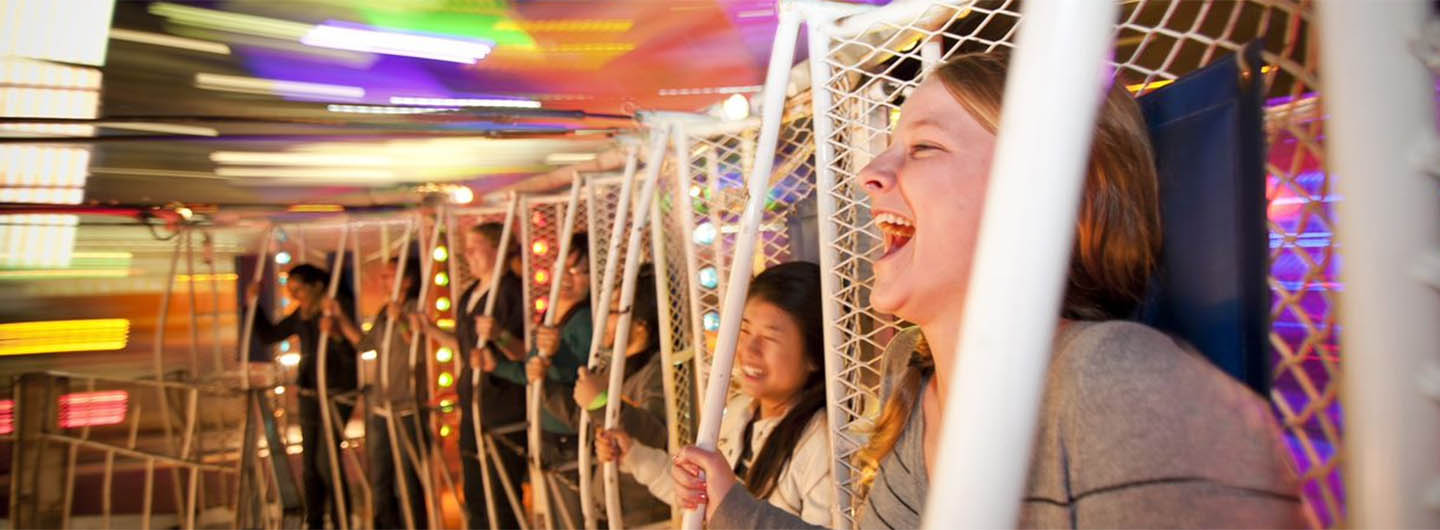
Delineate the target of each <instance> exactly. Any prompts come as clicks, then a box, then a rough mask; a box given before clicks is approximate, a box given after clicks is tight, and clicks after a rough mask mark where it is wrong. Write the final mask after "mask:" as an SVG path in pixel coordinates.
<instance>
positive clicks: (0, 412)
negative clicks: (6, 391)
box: [0, 399, 15, 434]
mask: <svg viewBox="0 0 1440 530" xmlns="http://www.w3.org/2000/svg"><path fill="white" fill-rule="evenodd" d="M12 432H15V400H13V399H6V400H3V401H0V434H10V433H12Z"/></svg>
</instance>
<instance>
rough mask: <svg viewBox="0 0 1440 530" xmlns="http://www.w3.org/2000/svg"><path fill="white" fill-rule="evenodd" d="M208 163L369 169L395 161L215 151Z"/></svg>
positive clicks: (380, 157)
mask: <svg viewBox="0 0 1440 530" xmlns="http://www.w3.org/2000/svg"><path fill="white" fill-rule="evenodd" d="M210 161H211V162H214V163H216V164H233V165H244V166H307V167H308V166H320V167H370V166H389V165H391V164H393V163H394V162H395V161H394V160H393V159H391V158H390V157H388V156H383V155H361V154H325V153H292V152H265V151H215V152H213V153H210Z"/></svg>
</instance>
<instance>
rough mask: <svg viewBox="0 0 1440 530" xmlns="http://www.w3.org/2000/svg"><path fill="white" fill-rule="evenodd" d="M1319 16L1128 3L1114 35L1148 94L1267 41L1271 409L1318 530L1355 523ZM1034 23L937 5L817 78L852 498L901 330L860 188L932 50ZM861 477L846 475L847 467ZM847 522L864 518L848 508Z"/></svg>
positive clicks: (998, 42) (1004, 43)
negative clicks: (876, 271)
mask: <svg viewBox="0 0 1440 530" xmlns="http://www.w3.org/2000/svg"><path fill="white" fill-rule="evenodd" d="M1311 11H1312V8H1311V6H1310V3H1309V2H1306V1H1303V0H1244V1H1234V2H1232V1H1223V2H1222V1H1210V0H1206V1H1200V0H1196V1H1188V2H1173V1H1160V0H1136V1H1129V2H1124V3H1123V5H1122V9H1121V12H1122V14H1121V17H1120V19H1119V21H1118V23H1117V25H1116V28H1115V40H1116V46H1115V51H1114V59H1115V61H1116V62H1115V66H1116V76H1117V82H1123V83H1125V84H1126V86H1127V88H1129V89H1130V90H1131V92H1132V93H1136V94H1137V95H1143V94H1144V93H1147V92H1148V91H1150V90H1154V89H1156V88H1158V87H1161V86H1164V85H1166V84H1168V83H1169V82H1171V81H1172V80H1174V79H1176V78H1178V77H1180V76H1182V75H1184V74H1186V73H1188V72H1190V71H1192V70H1194V69H1196V68H1198V67H1201V66H1204V65H1206V64H1208V63H1210V62H1211V61H1212V60H1214V59H1216V58H1218V57H1220V56H1222V55H1224V54H1228V53H1232V52H1235V51H1237V50H1239V49H1240V48H1241V47H1242V46H1244V45H1245V44H1247V43H1249V42H1250V41H1252V40H1254V39H1256V38H1260V37H1263V38H1264V51H1263V52H1262V58H1263V60H1264V65H1262V68H1261V71H1260V75H1262V76H1263V83H1264V87H1265V90H1266V98H1267V118H1266V125H1265V133H1266V141H1267V145H1268V146H1270V150H1269V153H1268V164H1267V166H1266V167H1267V173H1268V175H1267V186H1268V188H1267V189H1268V190H1269V194H1268V198H1269V199H1270V204H1269V210H1268V214H1269V231H1270V241H1271V245H1270V246H1271V275H1270V282H1269V283H1270V288H1271V291H1272V295H1273V300H1274V303H1273V306H1272V315H1271V316H1272V319H1273V326H1272V330H1271V334H1270V342H1271V345H1272V347H1273V355H1272V359H1273V363H1274V364H1273V377H1274V389H1273V391H1272V394H1271V396H1270V397H1271V401H1272V403H1273V405H1274V409H1275V411H1276V414H1277V416H1278V418H1279V420H1280V422H1281V424H1282V426H1283V428H1284V431H1285V434H1286V440H1287V442H1288V443H1289V444H1290V447H1291V450H1292V451H1291V452H1292V455H1293V456H1294V459H1295V463H1296V464H1297V468H1298V469H1299V471H1300V474H1301V480H1302V483H1303V486H1304V497H1305V499H1306V503H1305V510H1306V512H1307V515H1308V516H1309V517H1310V519H1311V523H1312V524H1313V525H1315V526H1317V527H1329V526H1334V525H1336V524H1338V523H1339V522H1340V521H1341V520H1343V516H1344V491H1343V488H1342V484H1341V481H1340V475H1339V473H1340V470H1339V465H1338V464H1339V460H1338V457H1337V455H1338V453H1339V451H1338V449H1339V446H1340V443H1341V441H1342V429H1341V427H1342V426H1341V424H1340V416H1339V400H1338V397H1337V390H1338V385H1337V383H1336V381H1335V379H1336V377H1337V376H1338V374H1339V372H1340V362H1339V350H1338V347H1337V345H1338V337H1337V327H1336V325H1335V313H1334V307H1335V293H1336V292H1338V290H1339V285H1338V283H1337V282H1336V266H1337V261H1338V255H1337V246H1336V244H1335V243H1334V241H1333V240H1332V239H1331V233H1332V232H1333V230H1332V228H1333V224H1334V215H1333V211H1332V208H1331V206H1332V203H1333V201H1334V199H1333V196H1332V195H1331V193H1330V177H1329V174H1328V173H1327V172H1326V170H1325V165H1324V151H1323V142H1322V138H1323V126H1324V115H1323V113H1322V112H1321V107H1320V103H1321V100H1320V87H1319V82H1318V75H1317V68H1318V61H1317V60H1316V55H1315V49H1314V46H1315V39H1313V38H1312V36H1311V33H1310V31H1311V26H1310V17H1311ZM1019 22H1020V2H1018V1H1015V0H996V1H960V0H951V1H943V2H934V3H933V5H932V6H930V8H929V9H928V10H926V11H925V12H924V13H922V14H920V15H919V16H916V17H915V18H913V19H910V20H899V21H897V20H888V21H882V22H876V23H874V24H872V26H871V27H867V28H856V29H858V31H851V32H847V33H846V35H848V36H845V37H837V38H833V39H831V41H830V42H828V43H827V45H826V49H827V52H826V55H825V56H823V57H821V58H812V60H823V61H824V62H825V66H826V67H827V68H828V69H829V70H830V71H831V77H830V78H828V79H825V80H816V83H817V85H816V88H818V89H823V90H826V91H827V92H829V93H830V95H831V98H832V101H833V105H832V107H831V108H829V109H825V110H824V112H823V113H822V115H821V116H820V118H821V119H825V120H829V121H830V122H831V124H832V125H833V130H834V133H833V135H831V136H830V137H828V138H821V139H819V140H820V141H823V142H826V143H827V144H829V145H830V146H831V147H832V148H834V149H835V159H834V161H833V163H832V166H833V170H834V172H835V179H836V182H835V184H834V186H833V188H831V189H825V190H821V193H826V194H828V195H829V196H830V197H832V198H833V199H834V200H835V201H836V208H835V210H834V211H833V212H828V216H827V212H821V214H822V219H821V222H823V223H830V224H831V225H832V227H833V228H834V233H835V238H834V240H831V241H822V242H821V244H822V245H827V246H829V247H830V248H831V249H832V250H833V251H834V252H835V254H836V257H837V259H836V260H835V264H834V266H833V267H831V268H830V269H829V270H827V271H825V273H826V274H828V275H831V276H832V277H833V278H834V280H836V281H835V282H834V284H835V285H836V291H835V292H832V293H827V294H826V296H827V297H829V298H832V299H835V300H837V301H838V302H839V304H838V305H839V307H840V311H839V314H838V315H837V316H836V317H835V318H834V320H832V321H831V322H829V323H828V325H829V326H831V327H833V328H835V329H837V330H838V331H839V335H840V337H841V340H840V342H839V344H832V345H830V348H831V350H832V354H834V355H837V356H838V357H839V358H840V360H841V364H842V369H841V373H840V377H839V378H838V379H837V380H835V383H837V384H839V385H840V388H841V389H842V391H841V392H840V394H841V397H840V399H838V400H837V402H836V403H833V404H832V406H834V407H837V408H838V409H839V411H840V417H841V418H842V419H843V421H841V422H840V423H839V424H837V425H832V428H833V430H834V441H835V448H836V455H835V457H836V458H837V459H838V461H839V464H840V466H841V468H842V476H840V477H837V478H839V480H840V482H841V488H842V490H844V491H845V492H851V491H853V488H854V486H855V479H856V478H858V477H857V475H856V474H855V473H854V472H855V469H854V468H853V467H852V466H851V463H852V460H853V458H854V453H855V451H856V450H857V449H858V448H859V447H861V446H862V445H863V443H864V442H865V438H864V434H863V433H865V432H867V429H868V427H869V426H870V425H871V421H872V419H873V417H874V416H875V414H876V413H877V411H878V406H879V402H880V396H879V393H880V388H879V380H880V377H879V376H880V372H879V370H880V365H879V359H878V357H879V353H880V351H881V350H882V348H883V346H884V344H885V343H886V342H887V341H888V339H889V337H890V336H891V335H892V334H893V333H894V332H895V331H897V330H898V324H897V323H896V322H893V321H892V320H890V319H889V318H888V317H886V316H885V315H880V314H876V313H874V312H873V311H871V310H870V309H869V306H868V303H867V298H868V293H869V288H870V263H871V261H872V260H873V258H874V252H875V251H876V250H877V249H878V248H879V244H880V239H879V238H878V233H877V232H876V230H875V229H874V228H873V227H872V226H871V225H870V222H869V218H868V207H867V204H866V198H865V195H864V193H863V191H862V190H861V189H860V187H859V186H858V182H857V180H856V179H857V178H858V173H859V171H860V169H861V168H863V167H864V166H865V165H866V164H867V163H868V162H869V161H870V159H871V158H872V157H873V156H874V155H875V154H877V153H879V152H880V150H882V149H883V148H884V147H885V145H886V144H887V142H888V130H889V128H890V126H891V125H893V122H894V120H895V118H896V117H898V113H899V105H900V104H901V103H902V102H903V100H904V98H905V96H906V95H907V94H908V93H909V91H910V90H911V89H913V88H914V87H915V86H916V84H917V83H916V80H917V77H918V74H919V73H920V72H921V70H922V69H923V68H925V67H927V66H928V65H929V64H930V63H929V62H928V61H927V60H926V58H925V57H924V51H923V50H925V48H926V46H924V45H923V43H925V42H932V41H936V42H938V43H939V51H940V54H939V55H940V59H941V60H943V59H944V58H946V57H949V56H952V55H954V54H957V53H966V52H974V51H988V50H993V49H996V48H1001V47H1009V46H1011V45H1012V42H1013V39H1014V37H1015V34H1016V29H1017V28H1018V25H1019ZM847 470H848V472H844V471H847ZM843 515H844V517H845V518H846V519H847V521H845V522H846V524H849V522H850V521H849V520H850V518H852V517H853V515H854V514H853V511H852V510H850V509H848V508H847V509H845V510H844V514H843Z"/></svg>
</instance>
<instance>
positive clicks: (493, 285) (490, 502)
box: [450, 191, 524, 529]
mask: <svg viewBox="0 0 1440 530" xmlns="http://www.w3.org/2000/svg"><path fill="white" fill-rule="evenodd" d="M519 204H520V196H519V195H517V194H516V193H515V192H513V191H512V192H510V199H509V201H508V204H507V206H506V207H505V223H504V228H502V229H501V230H500V241H499V242H497V243H496V247H495V261H494V262H493V263H491V264H490V279H489V280H488V281H489V283H488V285H489V286H490V287H489V291H488V293H489V294H487V295H486V296H485V316H486V317H487V318H491V317H494V316H495V302H496V299H498V298H500V296H499V295H500V279H501V278H502V277H504V276H505V269H507V268H508V267H507V266H506V264H505V262H506V260H507V259H509V256H507V255H506V251H507V250H509V247H510V234H511V233H513V232H514V229H515V208H516V207H517V206H518V205H519ZM450 219H451V221H450V222H451V225H452V228H451V232H450V240H451V242H452V243H453V242H454V241H455V238H456V234H455V231H454V228H453V224H454V219H455V218H454V217H453V216H452V217H451V218H450ZM452 246H453V245H452ZM452 276H453V275H452ZM453 304H454V306H455V307H457V308H458V307H460V306H459V304H460V302H459V301H458V300H456V301H454V302H453ZM455 316H456V317H457V318H458V317H460V312H459V311H458V310H457V311H456V315H455ZM487 342H488V340H487V339H486V338H485V337H478V338H477V339H476V341H475V347H476V348H477V349H480V350H484V349H485V347H486V345H487V344H486V343H487ZM484 373H485V371H484V370H482V369H480V367H479V366H471V367H470V392H471V394H472V396H473V398H472V399H471V400H470V415H471V417H472V418H474V421H472V422H471V423H470V425H471V426H472V427H474V430H475V452H476V454H475V457H476V458H479V459H480V464H481V465H480V468H481V470H482V471H481V472H482V473H483V474H484V480H483V481H482V484H483V486H484V490H485V504H486V509H487V510H488V512H487V513H488V514H489V518H490V528H491V529H495V528H499V526H498V525H499V522H498V521H496V519H497V518H496V514H497V513H498V512H497V511H496V509H495V494H494V492H493V490H492V488H491V486H490V470H489V467H490V466H489V465H487V464H486V460H485V456H486V455H485V446H486V442H485V428H484V425H482V422H481V419H482V418H483V417H484V416H481V408H482V407H481V403H480V396H481V393H480V384H481V382H482V377H481V376H482V375H484ZM498 463H499V462H497V464H498ZM498 471H499V472H500V473H502V474H503V473H505V471H504V470H498ZM466 500H467V501H468V500H469V499H466ZM516 515H522V517H520V518H521V519H523V518H524V517H523V514H516Z"/></svg>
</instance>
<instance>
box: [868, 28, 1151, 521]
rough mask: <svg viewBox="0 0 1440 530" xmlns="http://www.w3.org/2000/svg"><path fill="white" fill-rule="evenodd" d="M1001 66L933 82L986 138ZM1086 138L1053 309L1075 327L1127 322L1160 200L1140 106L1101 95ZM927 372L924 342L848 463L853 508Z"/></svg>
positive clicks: (1144, 271) (960, 67) (1140, 288)
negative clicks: (1060, 295)
mask: <svg viewBox="0 0 1440 530" xmlns="http://www.w3.org/2000/svg"><path fill="white" fill-rule="evenodd" d="M1008 59H1009V57H1008V56H1007V54H1005V53H1002V52H990V53H969V54H963V55H958V56H956V57H954V58H952V59H950V60H949V61H947V62H946V63H945V64H943V65H941V66H940V67H939V68H938V69H936V70H935V72H934V73H933V74H931V75H933V76H935V77H936V78H937V79H939V80H940V81H941V82H942V83H944V84H945V88H946V89H948V90H949V92H950V95H952V96H954V97H955V100H956V101H957V102H959V103H960V105H961V106H962V107H964V108H965V110H966V112H968V113H969V114H970V116H971V117H973V118H975V120H976V121H977V122H978V123H979V124H980V125H981V126H983V127H984V128H985V129H986V130H988V131H990V132H991V133H992V134H994V133H998V132H999V127H1000V109H1001V100H1002V95H1003V94H1004V92H1005V75H1006V69H1007V67H1006V63H1007V61H1008ZM1067 89H1069V88H1067V87H1061V90H1067ZM1094 134H1095V136H1094V140H1093V142H1092V143H1091V146H1090V160H1089V162H1088V164H1087V167H1086V175H1085V185H1084V190H1083V197H1082V198H1081V201H1080V211H1079V215H1078V217H1077V219H1076V222H1075V245H1074V250H1073V253H1072V255H1071V259H1070V273H1069V279H1068V281H1067V283H1066V288H1065V298H1064V302H1063V304H1062V306H1061V315H1062V316H1063V317H1064V318H1068V319H1075V320H1106V319H1114V318H1125V317H1127V316H1129V315H1130V314H1131V313H1133V312H1134V310H1135V308H1136V307H1137V306H1139V304H1140V302H1141V300H1142V299H1143V298H1144V296H1145V289H1146V285H1147V283H1148V281H1149V279H1150V275H1151V274H1152V273H1153V272H1154V270H1155V264H1156V262H1157V260H1158V259H1159V254H1160V240H1161V226H1160V203H1159V193H1160V192H1159V184H1158V181H1157V177H1156V174H1155V161H1154V155H1153V154H1152V152H1151V148H1150V136H1149V133H1148V130H1147V129H1146V126H1145V120H1144V118H1143V117H1142V116H1141V114H1140V106H1139V105H1138V104H1136V103H1135V100H1134V98H1131V97H1130V94H1129V93H1128V92H1126V91H1125V89H1124V87H1123V86H1121V85H1120V84H1119V83H1116V84H1114V85H1113V86H1111V87H1110V89H1109V90H1108V91H1107V92H1106V93H1105V100H1104V101H1103V102H1102V104H1101V108H1100V114H1099V116H1098V118H1097V120H1096V124H1095V133H1094ZM1037 149H1043V146H1037ZM933 367H934V361H933V359H932V357H931V355H930V351H929V348H928V347H926V346H925V343H924V341H923V340H922V341H921V342H920V345H919V347H918V348H917V349H916V351H915V352H914V353H913V354H912V356H911V359H910V364H909V367H908V368H907V370H906V373H905V374H904V375H903V376H902V378H901V380H900V382H899V384H897V385H895V391H894V393H893V395H891V396H890V398H889V400H888V401H887V402H886V403H885V406H884V408H883V409H882V411H881V413H880V418H879V419H878V420H877V421H876V425H875V432H874V433H872V435H871V438H870V442H869V444H868V445H867V446H866V447H865V448H864V449H862V450H861V451H860V452H859V453H857V455H856V459H857V464H859V466H860V470H861V472H860V484H861V490H862V491H861V494H860V498H863V497H864V494H865V493H864V490H867V489H868V487H869V484H870V481H871V480H873V478H874V476H875V473H876V472H877V471H878V470H879V466H880V461H881V460H883V459H884V458H885V456H886V455H888V454H890V452H891V451H892V450H894V448H895V443H896V442H897V441H898V440H899V439H900V434H901V432H902V431H904V429H905V424H906V422H907V420H908V419H909V416H910V413H911V411H912V410H913V407H914V406H915V404H916V403H917V402H918V401H919V399H920V393H921V391H922V390H923V388H922V387H921V384H922V382H923V381H924V377H925V376H926V375H928V374H929V373H930V372H932V371H933Z"/></svg>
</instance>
